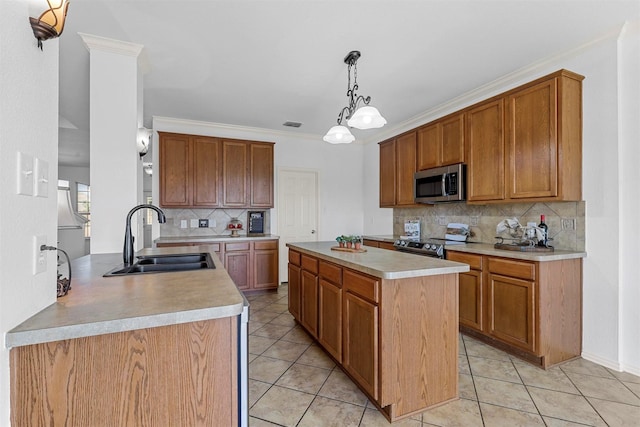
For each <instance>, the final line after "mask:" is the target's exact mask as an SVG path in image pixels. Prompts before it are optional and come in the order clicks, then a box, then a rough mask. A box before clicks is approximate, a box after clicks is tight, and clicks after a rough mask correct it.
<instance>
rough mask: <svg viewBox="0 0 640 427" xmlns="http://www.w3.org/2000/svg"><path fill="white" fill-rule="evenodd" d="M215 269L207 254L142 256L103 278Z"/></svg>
mask: <svg viewBox="0 0 640 427" xmlns="http://www.w3.org/2000/svg"><path fill="white" fill-rule="evenodd" d="M207 268H216V266H215V264H214V263H213V260H212V259H211V255H210V254H209V253H208V252H201V253H192V254H171V255H142V256H138V257H137V260H136V261H135V262H134V263H133V264H132V265H128V266H119V267H116V268H114V269H113V270H111V271H109V272H107V273H105V274H104V277H113V276H127V275H131V274H148V273H167V272H172V271H192V270H201V269H207Z"/></svg>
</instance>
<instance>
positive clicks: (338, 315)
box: [318, 279, 342, 363]
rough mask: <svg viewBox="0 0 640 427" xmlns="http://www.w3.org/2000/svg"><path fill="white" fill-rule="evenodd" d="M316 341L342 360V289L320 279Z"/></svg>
mask: <svg viewBox="0 0 640 427" xmlns="http://www.w3.org/2000/svg"><path fill="white" fill-rule="evenodd" d="M318 310H319V314H318V341H319V342H320V344H322V345H323V347H324V348H325V350H327V351H328V352H329V353H330V354H331V355H332V356H333V357H334V358H335V359H336V360H337V361H338V363H340V362H341V361H342V289H340V288H339V287H337V286H335V285H334V284H332V283H331V282H329V281H327V280H325V279H320V282H319V288H318Z"/></svg>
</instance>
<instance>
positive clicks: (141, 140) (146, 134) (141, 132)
mask: <svg viewBox="0 0 640 427" xmlns="http://www.w3.org/2000/svg"><path fill="white" fill-rule="evenodd" d="M152 132H153V131H152V130H151V129H147V128H138V138H137V140H136V145H137V146H138V153H140V158H143V157H144V156H145V154H147V152H148V151H149V146H150V145H151V133H152Z"/></svg>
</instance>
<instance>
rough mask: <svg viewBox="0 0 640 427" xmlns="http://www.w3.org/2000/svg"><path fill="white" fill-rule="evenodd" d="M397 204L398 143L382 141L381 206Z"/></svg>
mask: <svg viewBox="0 0 640 427" xmlns="http://www.w3.org/2000/svg"><path fill="white" fill-rule="evenodd" d="M395 204H396V143H395V140H390V141H385V142H381V143H380V207H381V208H383V207H393V206H394V205H395Z"/></svg>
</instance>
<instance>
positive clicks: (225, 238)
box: [153, 234, 280, 244]
mask: <svg viewBox="0 0 640 427" xmlns="http://www.w3.org/2000/svg"><path fill="white" fill-rule="evenodd" d="M279 238H280V236H277V235H275V234H265V235H264V236H246V235H241V236H238V237H231V236H229V235H222V236H166V237H158V238H157V239H155V240H154V241H153V243H154V244H158V243H160V244H163V243H204V242H211V243H219V242H246V241H255V240H278V239H279Z"/></svg>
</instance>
